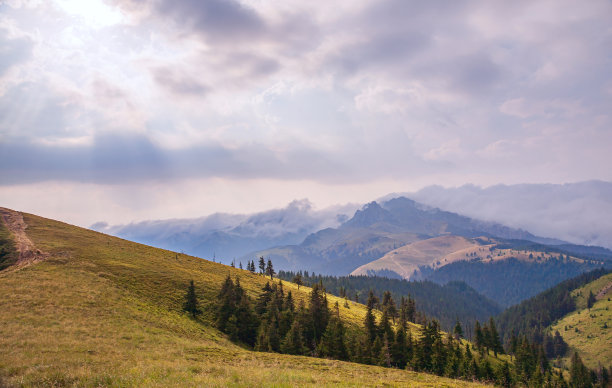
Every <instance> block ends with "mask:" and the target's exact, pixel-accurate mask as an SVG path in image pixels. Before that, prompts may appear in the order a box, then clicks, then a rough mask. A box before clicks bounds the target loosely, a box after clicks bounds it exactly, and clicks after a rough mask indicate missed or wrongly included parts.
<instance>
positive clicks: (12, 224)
mask: <svg viewBox="0 0 612 388" xmlns="http://www.w3.org/2000/svg"><path fill="white" fill-rule="evenodd" d="M0 220H2V222H4V224H5V225H6V227H7V228H8V230H9V231H10V232H11V234H12V236H13V240H14V242H15V248H16V249H17V253H18V254H19V258H18V259H17V262H16V263H15V266H16V267H23V266H26V265H29V264H33V263H37V262H39V261H42V260H44V259H46V258H47V257H49V254H48V253H45V252H42V251H41V250H40V249H37V248H36V246H35V245H34V243H33V242H32V240H30V238H29V237H28V236H27V234H26V232H25V230H26V229H27V227H28V225H27V224H26V223H25V221H24V220H23V216H22V215H21V213H19V212H17V211H15V210H11V209H7V208H3V207H0Z"/></svg>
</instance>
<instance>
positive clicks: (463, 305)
mask: <svg viewBox="0 0 612 388" xmlns="http://www.w3.org/2000/svg"><path fill="white" fill-rule="evenodd" d="M278 278H279V279H283V280H287V281H291V282H293V283H296V284H299V285H302V284H305V285H313V284H316V283H319V284H322V285H323V287H325V289H326V290H327V292H329V293H330V294H333V295H336V296H339V297H341V298H347V299H349V300H354V301H355V302H358V303H359V302H361V303H365V301H366V300H367V298H368V294H369V291H370V290H373V291H374V294H375V295H376V296H377V297H378V298H379V299H382V297H383V293H384V291H389V292H391V295H392V296H393V298H394V299H395V300H396V301H399V300H400V299H401V297H402V296H406V295H408V296H410V297H411V299H412V301H413V302H414V303H415V304H416V309H417V310H418V311H419V315H418V316H417V317H416V318H415V319H416V322H418V323H423V322H424V321H425V320H426V317H430V318H435V319H436V320H438V322H439V323H440V326H441V327H442V329H443V330H446V331H448V330H452V329H453V327H454V325H455V323H456V321H457V320H459V322H461V325H462V326H463V327H464V328H466V329H469V330H466V331H467V335H468V336H470V335H471V333H472V330H473V328H474V323H475V321H476V320H480V321H483V320H486V319H488V318H489V317H490V316H495V315H497V314H499V313H500V312H501V308H500V307H499V306H498V305H497V304H496V303H495V302H493V301H491V300H489V299H487V298H486V297H484V296H482V295H480V294H478V293H477V292H476V291H475V290H474V289H472V288H471V287H469V286H468V285H467V284H465V283H463V282H450V283H448V284H445V285H440V284H436V283H433V282H430V281H416V282H414V281H407V280H405V279H389V278H385V277H377V276H329V275H321V274H314V273H312V272H310V273H309V272H308V271H298V272H292V271H282V270H281V271H279V272H278ZM377 308H378V307H377Z"/></svg>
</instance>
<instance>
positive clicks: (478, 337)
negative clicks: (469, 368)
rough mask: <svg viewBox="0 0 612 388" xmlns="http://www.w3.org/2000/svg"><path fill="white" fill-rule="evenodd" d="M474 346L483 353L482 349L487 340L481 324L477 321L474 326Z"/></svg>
mask: <svg viewBox="0 0 612 388" xmlns="http://www.w3.org/2000/svg"><path fill="white" fill-rule="evenodd" d="M474 345H475V346H476V348H477V349H478V350H479V351H480V352H481V353H482V349H483V347H484V345H485V338H484V335H483V332H482V329H481V327H480V322H478V321H476V324H475V325H474Z"/></svg>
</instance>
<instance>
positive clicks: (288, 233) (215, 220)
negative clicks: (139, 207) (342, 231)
mask: <svg viewBox="0 0 612 388" xmlns="http://www.w3.org/2000/svg"><path fill="white" fill-rule="evenodd" d="M358 207H359V205H353V204H348V205H342V206H334V207H329V208H325V209H321V210H316V209H314V208H313V206H312V204H311V203H310V202H309V201H308V200H307V199H302V200H295V201H292V202H291V203H289V204H288V205H287V206H285V207H284V208H281V209H272V210H268V211H264V212H259V213H254V214H227V213H216V214H212V215H209V216H206V217H200V218H193V219H170V220H150V221H142V222H136V223H130V224H127V225H108V224H107V223H104V222H99V223H96V224H94V225H92V226H91V229H94V230H97V231H99V232H103V233H107V234H111V235H114V236H118V237H121V238H125V239H127V240H131V241H136V242H139V243H143V244H147V245H153V246H156V247H159V248H164V249H170V250H175V251H182V252H185V253H187V254H192V255H195V256H199V257H203V258H213V256H214V257H216V258H217V261H221V262H224V263H229V262H231V261H232V259H233V258H235V257H239V256H242V255H244V254H245V253H247V252H251V251H254V250H259V249H264V248H268V247H271V246H276V245H287V244H297V243H300V242H301V241H302V240H303V239H304V238H305V237H306V236H307V235H308V234H310V233H312V232H316V231H318V230H321V229H324V228H329V227H336V226H338V225H340V224H341V223H342V222H343V221H345V220H346V219H348V217H349V215H351V214H352V213H353V212H354V211H355V209H356V208H358Z"/></svg>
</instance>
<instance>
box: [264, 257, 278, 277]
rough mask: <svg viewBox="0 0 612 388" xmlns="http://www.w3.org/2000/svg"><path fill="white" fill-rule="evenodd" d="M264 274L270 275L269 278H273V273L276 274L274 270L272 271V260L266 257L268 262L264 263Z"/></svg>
mask: <svg viewBox="0 0 612 388" xmlns="http://www.w3.org/2000/svg"><path fill="white" fill-rule="evenodd" d="M266 275H268V276H270V280H272V279H274V275H276V271H274V267H273V266H272V260H270V259H268V264H267V265H266Z"/></svg>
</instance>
